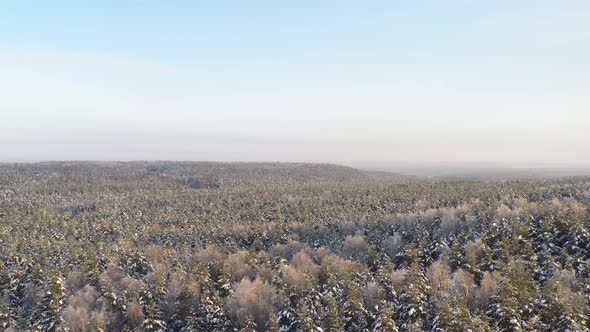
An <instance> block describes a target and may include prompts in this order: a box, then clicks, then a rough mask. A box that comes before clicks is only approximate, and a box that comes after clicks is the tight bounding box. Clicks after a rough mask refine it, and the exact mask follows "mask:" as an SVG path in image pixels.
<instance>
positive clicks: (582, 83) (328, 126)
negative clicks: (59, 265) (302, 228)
mask: <svg viewBox="0 0 590 332" xmlns="http://www.w3.org/2000/svg"><path fill="white" fill-rule="evenodd" d="M588 59H590V2H589V1H568V0H560V1H543V0H537V1H525V0H523V1H477V0H456V1H450V0H449V1H442V0H440V1H392V0H389V1H347V0H339V1H328V0H324V1H321V0H320V1H318V0H314V1H307V0H299V1H237V0H236V1H174V0H170V1H163V0H117V1H108V0H103V1H63V0H53V1H26V0H23V1H4V2H1V3H0V161H38V160H164V159H168V160H219V161H312V162H336V163H361V162H362V163H370V162H376V163H401V162H406V163H407V162H419V163H433V162H451V163H501V164H505V165H517V166H518V165H520V166H523V165H590V153H588V152H589V151H590V144H589V143H588V142H590V93H589V92H590V60H588Z"/></svg>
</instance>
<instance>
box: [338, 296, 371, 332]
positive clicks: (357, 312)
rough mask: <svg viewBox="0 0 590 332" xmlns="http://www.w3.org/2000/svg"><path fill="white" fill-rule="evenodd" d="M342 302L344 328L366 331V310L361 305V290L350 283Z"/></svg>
mask: <svg viewBox="0 0 590 332" xmlns="http://www.w3.org/2000/svg"><path fill="white" fill-rule="evenodd" d="M350 287H351V289H350V290H349V293H348V296H347V297H346V302H345V303H344V312H343V314H344V315H343V316H344V329H345V330H346V331H367V328H368V322H367V315H368V313H367V310H365V308H364V307H363V302H362V300H361V292H360V290H359V288H358V287H357V286H356V285H351V286H350Z"/></svg>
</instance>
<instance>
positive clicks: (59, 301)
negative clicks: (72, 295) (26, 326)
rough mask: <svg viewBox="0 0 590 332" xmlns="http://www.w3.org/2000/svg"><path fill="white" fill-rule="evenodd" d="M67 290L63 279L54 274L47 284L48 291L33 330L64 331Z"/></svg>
mask: <svg viewBox="0 0 590 332" xmlns="http://www.w3.org/2000/svg"><path fill="white" fill-rule="evenodd" d="M65 291H66V290H65V288H64V284H63V278H62V277H61V275H59V274H57V273H52V274H50V276H49V280H48V282H47V291H46V292H45V295H44V296H43V299H42V301H41V303H40V307H39V309H38V312H37V314H36V317H37V318H36V321H35V323H34V325H33V330H39V331H47V332H55V331H62V327H61V325H62V321H63V319H62V318H61V311H62V309H63V308H64V305H65V303H64V300H65Z"/></svg>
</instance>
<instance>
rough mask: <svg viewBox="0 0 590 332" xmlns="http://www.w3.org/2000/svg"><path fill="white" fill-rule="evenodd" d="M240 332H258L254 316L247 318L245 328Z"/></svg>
mask: <svg viewBox="0 0 590 332" xmlns="http://www.w3.org/2000/svg"><path fill="white" fill-rule="evenodd" d="M240 332H257V330H256V323H255V322H254V318H253V317H252V316H248V317H247V318H246V322H245V323H244V326H243V327H242V328H241V329H240Z"/></svg>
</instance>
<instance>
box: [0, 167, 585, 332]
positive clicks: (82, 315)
mask: <svg viewBox="0 0 590 332" xmlns="http://www.w3.org/2000/svg"><path fill="white" fill-rule="evenodd" d="M257 166H258V167H259V169H258V170H257V168H256V167H257ZM334 172H336V173H334ZM334 174H337V175H334ZM188 179H202V180H200V181H203V183H223V185H222V186H191V185H190V183H189V182H187V181H188ZM215 181H217V182H215ZM589 204H590V180H589V179H584V178H571V179H563V180H551V181H549V180H547V181H542V180H538V181H518V180H514V181H470V180H454V181H442V180H441V181H428V180H419V179H403V178H400V177H397V176H389V175H385V174H380V175H376V174H371V175H370V176H369V175H365V174H363V173H360V172H358V171H355V170H352V169H348V168H339V167H337V166H330V165H306V164H289V165H284V164H262V165H256V164H215V163H206V164H201V163H154V164H149V163H147V164H146V163H130V164H126V163H115V164H101V163H98V164H97V163H95V164H90V163H73V164H67V163H48V164H14V165H7V164H5V165H0V259H1V260H2V264H0V330H4V331H318V332H319V331H425V330H426V331H469V330H471V331H588V330H589V327H590V325H589V324H590V321H589V320H588V318H589V315H590V309H589V308H590V307H589V306H590V279H589V278H590V213H589V212H588V206H589Z"/></svg>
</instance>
